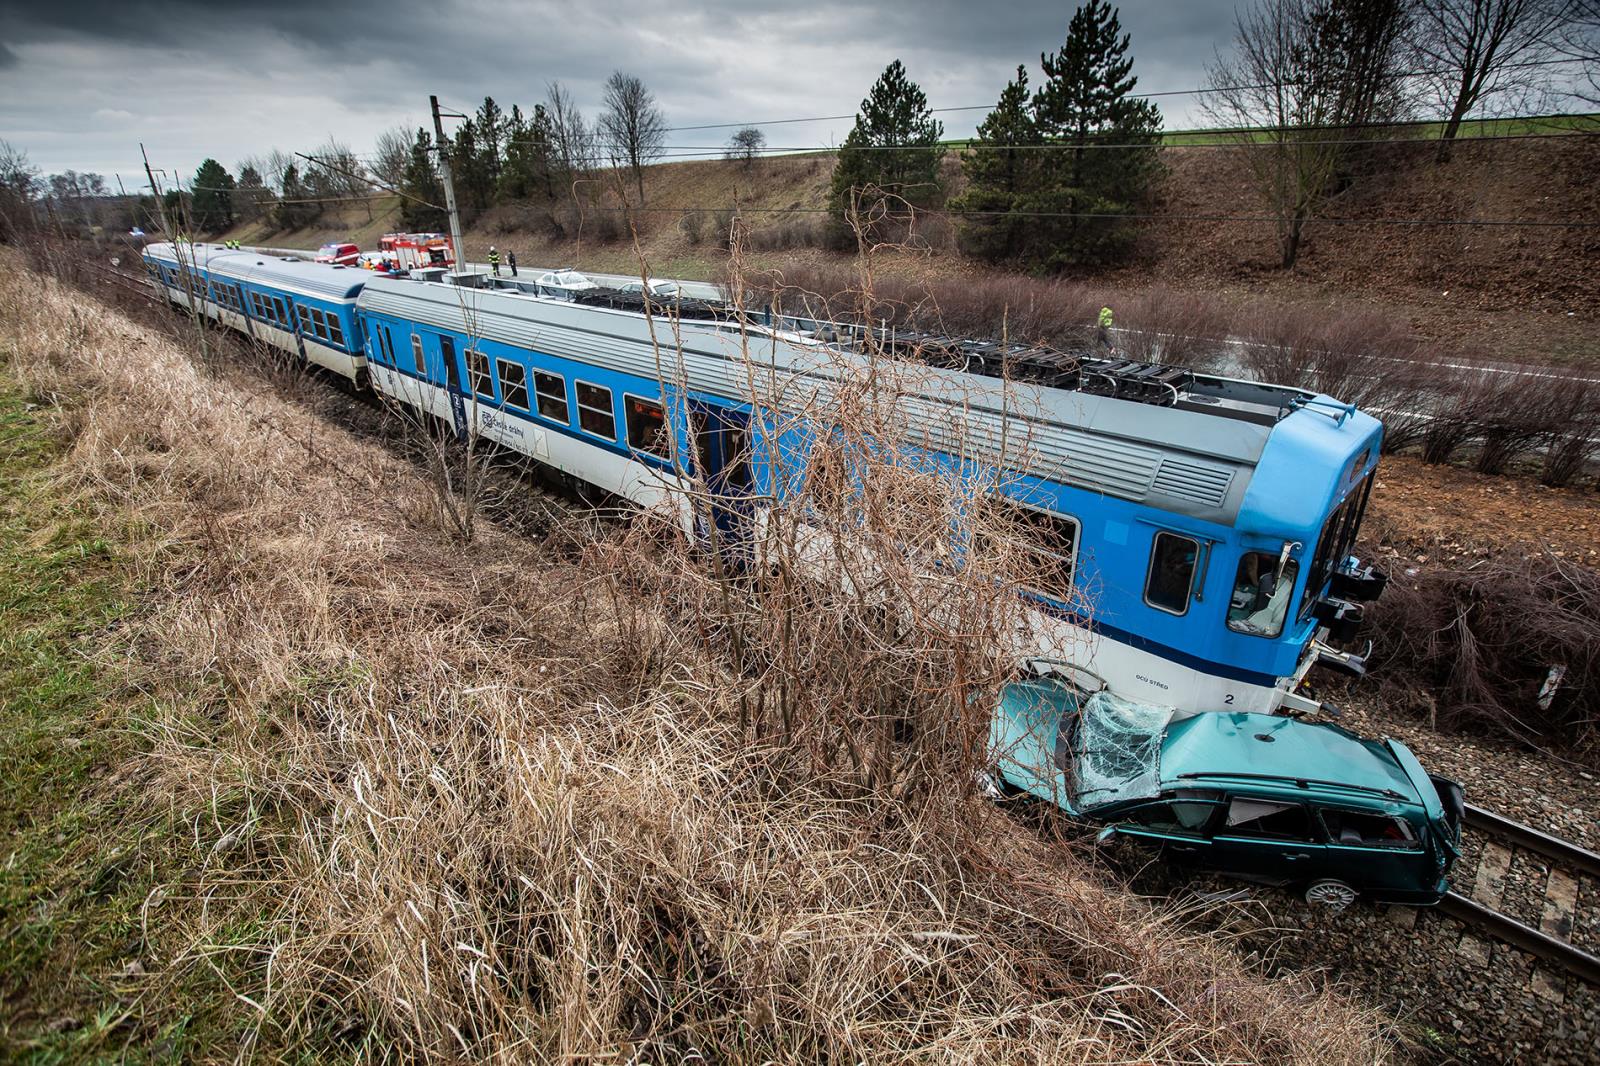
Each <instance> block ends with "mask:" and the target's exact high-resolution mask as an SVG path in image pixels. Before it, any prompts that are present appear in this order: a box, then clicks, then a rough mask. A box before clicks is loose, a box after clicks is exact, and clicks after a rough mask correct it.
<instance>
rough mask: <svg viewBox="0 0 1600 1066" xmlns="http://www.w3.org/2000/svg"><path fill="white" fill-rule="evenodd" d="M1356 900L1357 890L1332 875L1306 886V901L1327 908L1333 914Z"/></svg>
mask: <svg viewBox="0 0 1600 1066" xmlns="http://www.w3.org/2000/svg"><path fill="white" fill-rule="evenodd" d="M1355 901H1356V890H1355V889H1353V888H1351V887H1350V886H1349V885H1347V884H1345V883H1344V882H1343V881H1336V880H1334V879H1333V878H1331V877H1330V878H1325V879H1323V880H1321V881H1313V882H1311V884H1310V885H1308V886H1307V887H1306V902H1307V903H1314V904H1316V905H1317V906H1319V907H1323V908H1326V909H1327V911H1328V912H1329V913H1331V914H1338V913H1339V912H1340V911H1342V910H1344V909H1345V908H1346V907H1348V906H1350V904H1352V903H1354V902H1355Z"/></svg>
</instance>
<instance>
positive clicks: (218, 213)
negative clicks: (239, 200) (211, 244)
mask: <svg viewBox="0 0 1600 1066" xmlns="http://www.w3.org/2000/svg"><path fill="white" fill-rule="evenodd" d="M233 189H234V180H233V175H232V174H229V173H228V172H227V171H226V170H224V169H223V167H222V164H221V163H219V162H217V161H216V160H215V159H207V160H206V161H205V162H204V163H201V164H200V169H198V170H196V171H195V172H194V198H193V207H192V210H193V211H194V227H195V229H197V230H199V231H200V232H202V233H219V232H221V231H222V230H225V229H227V228H228V227H229V226H231V225H233V219H234V211H233Z"/></svg>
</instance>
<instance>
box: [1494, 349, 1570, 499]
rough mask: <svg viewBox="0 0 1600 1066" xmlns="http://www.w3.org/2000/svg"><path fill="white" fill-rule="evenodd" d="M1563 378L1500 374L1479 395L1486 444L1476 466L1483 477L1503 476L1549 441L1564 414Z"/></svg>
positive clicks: (1539, 373) (1541, 375)
mask: <svg viewBox="0 0 1600 1066" xmlns="http://www.w3.org/2000/svg"><path fill="white" fill-rule="evenodd" d="M1567 387H1568V386H1566V385H1565V383H1564V381H1563V379H1562V378H1560V377H1555V376H1552V375H1550V374H1548V373H1544V372H1534V373H1506V374H1497V375H1495V376H1494V378H1493V380H1491V381H1489V382H1487V383H1486V384H1485V386H1484V387H1483V388H1482V389H1481V390H1480V391H1479V393H1478V395H1477V401H1478V410H1477V412H1476V415H1477V417H1476V421H1477V423H1478V427H1479V433H1480V434H1481V435H1482V437H1483V445H1482V447H1481V448H1479V450H1478V459H1477V462H1476V464H1475V466H1476V468H1477V470H1478V472H1479V473H1480V474H1503V473H1505V471H1506V467H1507V466H1508V465H1509V464H1510V463H1511V462H1512V461H1513V460H1515V459H1516V458H1517V457H1518V456H1520V455H1522V454H1523V453H1525V452H1528V451H1530V450H1532V448H1533V447H1534V446H1535V445H1537V444H1538V443H1539V442H1541V441H1547V440H1549V439H1550V438H1551V436H1552V435H1553V434H1554V433H1555V432H1556V430H1557V426H1558V423H1557V419H1558V418H1559V417H1560V415H1561V414H1563V413H1564V411H1563V408H1564V407H1565V404H1564V402H1563V392H1564V390H1565V389H1566V388H1567Z"/></svg>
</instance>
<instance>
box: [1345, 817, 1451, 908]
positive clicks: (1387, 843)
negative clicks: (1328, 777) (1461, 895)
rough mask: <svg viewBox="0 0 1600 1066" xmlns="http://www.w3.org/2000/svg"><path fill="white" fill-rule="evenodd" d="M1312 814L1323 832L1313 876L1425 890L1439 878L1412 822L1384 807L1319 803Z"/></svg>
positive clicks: (1376, 887)
mask: <svg viewBox="0 0 1600 1066" xmlns="http://www.w3.org/2000/svg"><path fill="white" fill-rule="evenodd" d="M1317 818H1318V820H1319V821H1320V822H1321V823H1322V826H1323V829H1324V831H1325V832H1326V834H1327V837H1328V844H1327V847H1326V848H1325V849H1324V850H1323V855H1322V857H1321V861H1320V863H1319V871H1318V876H1320V877H1329V878H1335V879H1337V880H1340V881H1344V882H1345V883H1346V884H1349V885H1351V886H1352V887H1355V888H1358V889H1362V890H1366V891H1374V892H1379V893H1382V892H1386V891H1387V892H1427V891H1429V890H1431V889H1432V888H1433V887H1434V885H1436V884H1437V883H1438V880H1439V868H1438V863H1437V861H1436V860H1435V859H1434V858H1433V857H1432V856H1430V855H1429V854H1428V851H1427V849H1426V847H1424V844H1423V841H1422V839H1421V838H1420V836H1419V835H1418V833H1417V830H1416V827H1415V826H1413V825H1412V824H1411V823H1410V822H1408V821H1406V820H1405V819H1403V818H1397V817H1395V816H1394V815H1391V814H1387V813H1385V812H1383V811H1374V810H1359V809H1356V808H1351V807H1337V806H1323V807H1319V808H1318V809H1317Z"/></svg>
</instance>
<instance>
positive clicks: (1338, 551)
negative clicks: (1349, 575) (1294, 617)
mask: <svg viewBox="0 0 1600 1066" xmlns="http://www.w3.org/2000/svg"><path fill="white" fill-rule="evenodd" d="M1376 473H1377V471H1376V470H1374V471H1372V472H1370V473H1368V474H1367V476H1366V479H1365V480H1363V481H1362V483H1361V484H1360V485H1357V486H1356V487H1355V488H1353V489H1351V490H1350V494H1349V495H1348V496H1346V497H1345V498H1344V502H1342V503H1341V504H1339V506H1338V507H1335V508H1334V509H1333V513H1332V514H1331V515H1329V516H1328V521H1327V522H1326V523H1324V524H1323V526H1322V535H1321V536H1320V537H1318V538H1317V552H1316V555H1315V556H1313V557H1312V560H1311V578H1310V580H1309V581H1307V582H1306V596H1305V600H1304V602H1303V603H1301V605H1300V617H1301V618H1305V617H1307V616H1309V615H1310V614H1311V608H1312V607H1313V606H1315V605H1316V602H1317V597H1318V596H1320V595H1322V590H1323V589H1324V588H1325V587H1326V586H1327V584H1328V579H1329V578H1331V577H1333V572H1334V571H1335V570H1337V569H1338V568H1339V564H1340V563H1342V562H1343V561H1344V559H1345V557H1346V556H1347V555H1349V554H1350V552H1351V550H1352V549H1353V548H1355V546H1356V533H1357V532H1358V531H1359V530H1360V529H1361V519H1362V517H1363V516H1364V515H1365V514H1366V511H1367V497H1368V496H1369V495H1371V493H1372V481H1373V478H1374V477H1375V476H1376Z"/></svg>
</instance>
